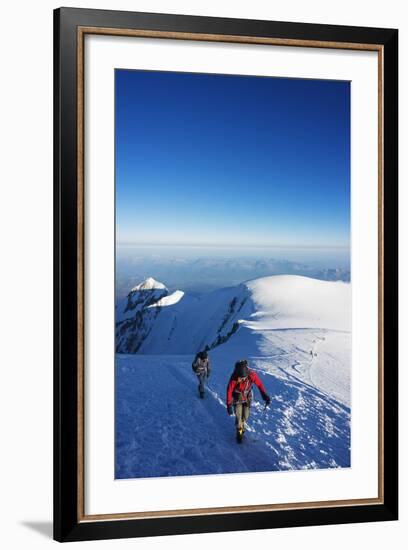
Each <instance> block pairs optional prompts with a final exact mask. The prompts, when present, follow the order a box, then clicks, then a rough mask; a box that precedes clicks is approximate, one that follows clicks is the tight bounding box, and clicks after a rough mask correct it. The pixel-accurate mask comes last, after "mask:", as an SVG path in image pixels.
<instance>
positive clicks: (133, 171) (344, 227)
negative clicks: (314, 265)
mask: <svg viewBox="0 0 408 550" xmlns="http://www.w3.org/2000/svg"><path fill="white" fill-rule="evenodd" d="M115 87H116V90H115V96H116V103H115V110H116V133H115V140H116V231H117V233H116V239H117V242H118V243H135V244H164V245H198V246H201V245H202V246H221V245H222V246H237V247H240V246H255V245H257V246H276V245H278V246H284V247H285V246H288V247H291V246H297V247H303V246H306V247H329V248H330V247H348V246H349V237H350V85H349V83H348V82H338V81H322V80H300V79H287V78H269V77H248V76H230V75H204V74H190V73H171V72H152V71H133V70H132V71H130V70H121V69H117V70H116V72H115Z"/></svg>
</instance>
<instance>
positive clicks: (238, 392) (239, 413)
mask: <svg viewBox="0 0 408 550" xmlns="http://www.w3.org/2000/svg"><path fill="white" fill-rule="evenodd" d="M253 384H255V385H256V386H257V387H258V389H259V391H260V393H261V395H262V399H263V400H264V401H265V403H266V405H269V403H270V402H271V398H270V397H269V395H268V394H267V393H266V390H265V387H264V385H263V384H262V382H261V380H260V378H259V376H258V375H257V374H256V372H255V371H253V370H251V369H249V368H248V361H247V360H246V359H243V360H242V361H238V362H237V363H235V368H234V372H233V373H232V375H231V378H230V380H229V382H228V387H227V412H228V414H229V415H230V416H232V415H233V414H234V411H235V426H236V430H237V442H238V443H241V441H242V438H243V435H244V432H245V423H246V422H247V420H248V418H249V414H250V409H251V401H252V397H253V395H252V385H253Z"/></svg>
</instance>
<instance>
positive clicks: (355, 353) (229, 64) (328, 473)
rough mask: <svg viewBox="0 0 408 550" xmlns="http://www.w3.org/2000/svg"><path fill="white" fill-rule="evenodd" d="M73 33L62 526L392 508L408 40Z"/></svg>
mask: <svg viewBox="0 0 408 550" xmlns="http://www.w3.org/2000/svg"><path fill="white" fill-rule="evenodd" d="M54 30H55V32H54V36H55V42H54V75H55V77H54V98H55V99H54V114H55V117H54V120H55V127H54V132H55V133H54V135H55V141H54V144H55V148H54V151H55V153H54V170H55V172H54V174H55V175H54V181H55V190H54V196H55V202H54V211H55V229H54V236H55V241H54V242H55V279H54V281H55V341H54V344H55V370H54V405H55V408H54V427H55V429H54V537H55V539H56V540H58V541H74V540H90V539H102V538H119V537H141V536H154V535H168V534H180V533H200V532H210V531H230V530H246V529H267V528H273V527H287V526H303V525H316V524H331V523H349V522H367V521H384V520H395V519H397V508H398V500H397V476H398V464H397V454H398V453H397V395H398V394H397V212H398V210H397V101H398V95H397V39H398V33H397V30H395V29H377V28H364V27H341V26H332V25H330V26H329V25H313V24H302V23H283V22H273V21H254V20H240V19H220V18H211V17H192V16H185V15H183V16H181V15H165V14H149V13H131V12H119V11H100V10H86V9H74V8H61V9H58V10H56V11H55V14H54Z"/></svg>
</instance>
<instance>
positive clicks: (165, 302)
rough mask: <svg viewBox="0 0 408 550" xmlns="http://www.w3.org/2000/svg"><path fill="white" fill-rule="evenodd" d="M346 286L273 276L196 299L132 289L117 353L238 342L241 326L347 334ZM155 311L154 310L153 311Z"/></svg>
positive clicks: (144, 286) (119, 316)
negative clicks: (345, 331)
mask: <svg viewBox="0 0 408 550" xmlns="http://www.w3.org/2000/svg"><path fill="white" fill-rule="evenodd" d="M350 296H351V295H350V285H349V284H348V283H343V282H341V281H340V282H331V281H330V282H329V281H321V280H317V279H310V278H308V277H301V276H296V275H275V276H272V277H263V278H261V279H255V280H254V281H249V282H248V283H242V284H240V285H237V286H235V287H230V288H224V289H220V290H216V291H213V292H210V293H208V294H204V295H202V296H201V297H199V298H196V297H193V296H189V295H188V294H185V293H184V292H182V291H181V290H177V291H175V292H174V293H173V294H171V295H170V294H169V291H168V290H167V288H166V287H165V285H163V284H162V283H158V282H157V281H154V279H151V278H149V279H147V280H146V281H144V282H143V283H141V284H140V285H137V286H136V287H135V288H134V289H133V290H132V291H131V292H130V293H129V295H128V297H127V298H126V299H125V300H124V301H122V302H121V303H120V304H119V305H118V308H117V312H116V321H117V323H116V329H117V334H116V351H117V352H118V353H144V354H149V353H152V354H166V355H167V354H169V353H172V354H174V353H175V354H183V353H196V352H197V351H199V350H200V349H204V348H207V349H213V348H215V347H217V346H219V345H221V344H224V343H225V342H226V341H228V340H229V338H231V337H233V336H234V340H236V339H237V338H238V333H239V331H240V330H241V328H242V327H247V328H250V329H252V330H253V331H255V330H266V329H276V328H286V329H287V328H322V329H333V330H350V319H351V315H350V303H351V300H350ZM152 310H154V311H152Z"/></svg>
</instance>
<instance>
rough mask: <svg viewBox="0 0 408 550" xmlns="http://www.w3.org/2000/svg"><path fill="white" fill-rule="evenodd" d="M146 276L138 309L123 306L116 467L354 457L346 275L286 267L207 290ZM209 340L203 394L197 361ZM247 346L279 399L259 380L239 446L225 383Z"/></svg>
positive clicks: (284, 466) (222, 468) (240, 466)
mask: <svg viewBox="0 0 408 550" xmlns="http://www.w3.org/2000/svg"><path fill="white" fill-rule="evenodd" d="M141 286H143V284H142V285H138V287H139V288H137V289H136V290H135V289H134V290H133V291H132V292H131V293H130V294H129V296H128V298H127V300H128V301H130V304H131V306H130V307H133V304H135V305H134V307H133V310H132V311H135V314H134V315H133V316H132V314H130V315H129V307H128V301H127V302H126V303H125V304H124V305H123V307H122V310H121V311H119V312H118V315H117V319H118V323H117V331H118V333H119V336H120V340H119V342H118V344H119V345H118V351H126V352H127V354H126V355H123V354H120V353H118V354H117V359H116V403H117V407H116V461H115V464H116V477H118V478H126V477H150V476H169V475H189V474H194V475H198V474H211V473H228V472H255V471H268V470H269V471H270V470H291V469H309V468H312V469H313V468H338V467H348V466H350V367H351V365H350V362H351V334H350V330H351V327H350V325H351V286H350V284H349V283H343V282H327V281H320V280H315V279H310V278H306V277H300V276H291V275H285V276H283V275H282V276H272V277H265V278H261V279H256V280H253V281H249V282H247V283H243V284H240V285H238V286H236V287H231V288H226V289H221V290H218V291H215V292H212V293H209V294H206V295H203V296H202V297H199V298H197V297H192V296H188V295H187V294H184V293H183V292H182V291H176V292H174V293H173V294H170V293H169V291H168V290H167V289H166V288H165V287H164V285H161V284H153V285H147V286H153V288H148V289H142V288H141ZM126 308H127V311H124V310H125V309H126ZM204 347H207V348H208V349H209V355H210V360H211V363H212V374H211V378H210V379H209V384H208V387H209V389H208V392H207V395H206V399H204V400H200V399H198V393H197V387H196V386H197V381H196V377H195V375H194V373H193V372H192V370H191V362H192V359H193V357H194V354H195V352H196V351H198V350H199V349H203V348H204ZM135 352H137V353H136V354H135ZM241 358H247V359H248V360H249V363H250V367H251V368H253V369H254V370H255V371H256V372H257V373H258V374H259V376H261V378H262V381H263V382H264V384H265V387H266V389H267V392H268V393H269V395H270V396H271V398H272V402H271V405H270V407H269V408H268V409H267V410H264V407H263V404H262V403H260V402H259V401H258V400H259V399H260V397H259V394H257V393H256V392H255V393H256V400H255V402H254V403H253V407H252V413H251V417H250V420H249V422H248V430H247V433H246V435H245V441H244V443H243V445H242V446H241V445H239V446H238V445H237V444H236V442H235V439H234V425H233V419H231V418H229V417H228V416H227V414H226V406H225V393H226V386H227V383H228V379H229V377H230V374H231V372H232V369H233V365H234V363H235V362H236V361H237V360H238V359H241ZM141 396H142V398H141Z"/></svg>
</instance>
